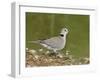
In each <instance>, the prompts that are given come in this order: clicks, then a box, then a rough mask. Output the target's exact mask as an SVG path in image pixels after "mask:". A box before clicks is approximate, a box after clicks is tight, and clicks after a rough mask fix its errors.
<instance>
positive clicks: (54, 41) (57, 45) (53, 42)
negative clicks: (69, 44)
mask: <svg viewBox="0 0 100 80" xmlns="http://www.w3.org/2000/svg"><path fill="white" fill-rule="evenodd" d="M68 32H69V31H68V29H67V28H62V29H61V31H60V34H59V35H58V36H55V37H51V38H49V39H44V40H36V41H29V42H30V43H37V44H40V45H42V46H43V47H45V48H47V49H49V50H52V51H53V52H54V53H57V51H58V50H62V49H63V48H64V47H65V44H66V36H67V34H68Z"/></svg>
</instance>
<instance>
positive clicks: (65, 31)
mask: <svg viewBox="0 0 100 80" xmlns="http://www.w3.org/2000/svg"><path fill="white" fill-rule="evenodd" d="M68 32H69V31H68V29H67V28H62V29H61V32H60V35H61V36H62V37H63V36H66V35H67V34H68Z"/></svg>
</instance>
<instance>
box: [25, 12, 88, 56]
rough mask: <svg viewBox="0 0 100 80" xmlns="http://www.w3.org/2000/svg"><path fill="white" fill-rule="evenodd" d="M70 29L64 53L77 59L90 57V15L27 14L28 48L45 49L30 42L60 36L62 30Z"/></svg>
mask: <svg viewBox="0 0 100 80" xmlns="http://www.w3.org/2000/svg"><path fill="white" fill-rule="evenodd" d="M63 27H66V28H68V29H69V34H68V35H67V37H66V39H67V42H66V46H65V48H64V49H63V50H62V51H63V52H65V51H66V50H67V51H70V54H71V55H74V56H75V57H89V15H79V14H78V15H76V14H54V13H33V12H26V48H29V49H35V50H37V49H40V48H43V47H42V46H40V45H38V44H30V43H28V41H35V40H38V39H46V38H50V37H53V36H58V35H59V32H60V30H61V28H63Z"/></svg>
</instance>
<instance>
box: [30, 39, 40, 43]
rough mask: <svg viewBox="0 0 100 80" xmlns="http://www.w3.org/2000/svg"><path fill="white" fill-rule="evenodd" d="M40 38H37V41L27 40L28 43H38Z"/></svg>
mask: <svg viewBox="0 0 100 80" xmlns="http://www.w3.org/2000/svg"><path fill="white" fill-rule="evenodd" d="M40 41H41V40H37V41H28V43H40Z"/></svg>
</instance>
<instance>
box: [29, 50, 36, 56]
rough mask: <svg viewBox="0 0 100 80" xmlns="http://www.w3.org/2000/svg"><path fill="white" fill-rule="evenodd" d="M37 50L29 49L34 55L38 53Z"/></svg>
mask: <svg viewBox="0 0 100 80" xmlns="http://www.w3.org/2000/svg"><path fill="white" fill-rule="evenodd" d="M36 52H37V51H36V50H34V49H32V50H29V53H31V54H32V55H34V54H36Z"/></svg>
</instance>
